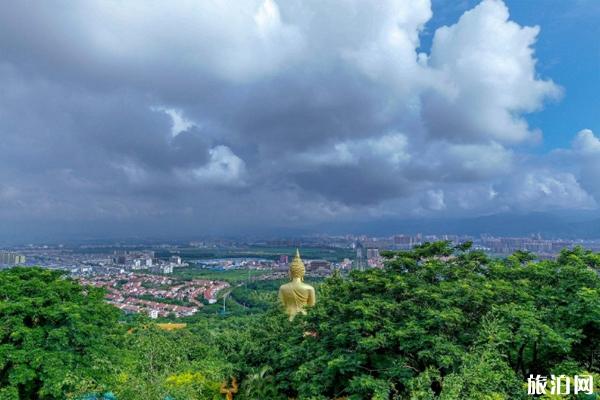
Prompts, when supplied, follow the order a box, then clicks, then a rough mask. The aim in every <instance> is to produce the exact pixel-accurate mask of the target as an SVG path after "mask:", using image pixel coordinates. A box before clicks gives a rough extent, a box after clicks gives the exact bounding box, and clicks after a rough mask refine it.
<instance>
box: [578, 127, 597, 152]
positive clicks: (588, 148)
mask: <svg viewBox="0 0 600 400" xmlns="http://www.w3.org/2000/svg"><path fill="white" fill-rule="evenodd" d="M573 149H575V151H577V152H578V153H580V154H583V155H599V156H600V139H599V138H598V137H596V136H595V135H594V132H592V131H591V130H590V129H583V130H581V131H579V132H578V133H577V136H576V137H575V140H573Z"/></svg>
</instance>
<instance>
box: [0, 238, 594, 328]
mask: <svg viewBox="0 0 600 400" xmlns="http://www.w3.org/2000/svg"><path fill="white" fill-rule="evenodd" d="M439 240H449V241H451V242H453V243H462V242H466V241H472V242H473V246H474V248H476V249H481V250H483V251H485V252H487V253H489V254H491V255H497V256H505V255H508V254H511V253H513V252H515V251H517V250H522V251H529V252H532V253H535V254H536V256H537V257H538V258H540V259H544V258H553V257H555V256H556V255H557V254H558V253H559V252H560V251H561V250H562V249H563V248H570V247H574V246H583V247H585V248H588V249H591V250H595V251H598V250H600V240H567V239H544V238H542V237H540V236H539V235H536V236H531V237H494V236H481V237H478V238H474V237H470V236H459V235H422V234H415V235H394V236H391V237H369V236H365V235H361V236H355V235H345V236H319V237H307V238H301V239H284V240H260V241H259V240H255V241H248V240H245V241H244V240H222V239H220V240H217V239H211V240H201V241H191V242H188V243H169V244H156V243H155V244H135V243H110V244H106V243H103V244H89V243H88V244H78V245H68V244H59V245H43V244H42V245H39V244H38V245H33V244H29V245H21V246H13V247H7V248H4V249H2V250H1V251H0V267H10V266H15V265H36V266H41V267H45V268H51V269H60V270H66V271H67V272H68V273H69V274H70V275H71V276H72V277H74V278H75V279H78V280H80V281H81V282H82V283H83V284H85V285H91V286H95V287H102V288H104V289H106V300H107V301H108V302H109V303H111V304H113V305H114V306H116V307H118V308H119V309H121V310H123V311H125V312H126V313H143V314H146V315H148V316H149V317H151V318H154V319H157V318H170V319H173V318H183V317H190V316H193V315H195V314H197V313H198V312H202V311H204V310H206V309H210V310H213V311H214V310H217V309H218V307H220V306H219V305H217V304H215V303H217V302H219V301H220V300H221V299H223V298H226V297H227V295H228V294H230V293H231V292H232V290H235V288H236V287H240V286H242V285H247V284H248V282H257V281H281V280H283V279H286V277H287V270H288V263H289V261H290V260H291V257H292V255H293V253H294V251H295V249H296V248H299V249H300V251H301V253H302V257H303V259H304V262H305V264H306V268H307V275H308V278H309V279H317V280H318V279H323V278H325V277H327V276H330V275H331V274H332V273H333V271H336V270H337V271H340V272H341V273H346V272H348V271H350V270H351V269H354V268H357V269H365V268H380V267H382V266H383V258H382V256H381V252H382V251H384V250H408V249H410V248H412V247H413V246H415V245H419V244H422V243H425V242H433V241H439ZM234 293H235V292H234ZM210 306H212V308H210ZM207 307H208V308H207ZM244 307H246V306H245V305H244ZM223 308H225V302H223ZM223 311H224V309H223Z"/></svg>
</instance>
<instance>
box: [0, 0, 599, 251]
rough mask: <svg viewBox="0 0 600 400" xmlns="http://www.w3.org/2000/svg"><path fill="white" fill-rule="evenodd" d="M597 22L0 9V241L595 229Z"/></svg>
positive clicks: (583, 18) (484, 11)
mask: <svg viewBox="0 0 600 400" xmlns="http://www.w3.org/2000/svg"><path fill="white" fill-rule="evenodd" d="M598 16H600V5H599V4H598V3H597V2H593V1H588V0H577V1H573V2H561V1H557V0H551V1H549V2H544V3H543V4H542V2H522V1H516V0H512V1H510V0H507V1H504V2H503V1H500V0H484V1H474V0H468V1H463V2H452V1H445V0H432V1H431V2H430V1H428V0H419V1H411V2H405V1H389V2H378V3H377V5H374V3H369V2H349V3H344V6H340V5H339V4H336V2H331V3H321V2H319V3H306V2H294V1H291V2H283V1H274V0H256V1H250V2H244V3H241V4H236V7H235V8H234V7H228V6H227V5H226V4H225V3H215V2H198V3H188V2H184V1H182V2H178V1H176V2H169V3H156V4H153V5H151V6H149V5H146V6H145V7H139V5H137V4H136V3H135V2H130V3H127V4H121V5H120V6H119V7H117V6H115V5H114V4H113V3H106V2H96V1H88V2H81V3H77V4H75V5H69V7H59V6H57V5H56V4H52V3H39V4H35V6H32V5H28V4H25V3H23V4H20V3H12V4H5V5H3V12H2V13H0V85H2V88H3V90H2V91H1V92H0V139H1V140H0V149H1V150H2V154H3V156H2V157H0V225H1V226H2V228H1V229H0V242H1V241H11V240H14V241H19V242H22V241H27V240H28V239H29V240H31V241H44V240H48V238H52V239H55V240H65V239H67V240H69V239H73V238H91V239H97V238H115V237H141V236H144V235H146V236H147V237H159V238H161V237H193V236H194V235H201V234H206V235H232V234H239V235H245V234H259V235H266V234H271V235H277V234H278V233H282V234H290V233H291V234H294V233H300V234H302V233H315V232H326V233H329V232H357V231H361V230H363V231H364V230H369V229H371V230H372V231H380V232H384V231H385V232H387V231H388V230H391V229H394V230H396V231H399V230H402V229H400V228H398V227H406V226H414V225H415V224H416V225H418V224H422V225H423V226H430V227H431V231H436V230H439V229H441V228H440V227H443V226H444V224H454V225H453V226H454V228H453V229H451V230H454V231H460V230H461V229H463V228H464V229H463V230H465V231H468V230H469V229H471V228H469V227H470V226H472V225H473V224H475V222H473V219H478V218H483V219H485V218H490V220H494V218H495V217H494V216H495V215H500V216H506V215H508V216H511V217H510V218H505V220H506V221H508V222H510V223H511V224H516V225H519V224H518V223H516V222H514V221H518V220H519V218H522V219H523V221H537V222H536V223H537V224H539V225H535V224H533V225H531V224H529V222H523V223H521V224H520V225H522V226H514V227H512V228H511V229H513V233H518V234H521V233H523V234H527V233H535V232H537V231H544V232H545V233H546V232H549V233H552V232H554V233H555V234H556V235H572V236H577V235H580V236H581V237H600V232H598V230H597V229H595V228H594V227H593V224H594V223H595V221H596V220H600V211H599V204H600V126H599V125H598V124H599V122H598V118H597V116H596V115H595V112H597V109H599V107H600V104H599V101H600V100H599V97H598V96H597V94H596V91H597V88H598V87H599V84H600V73H599V71H600V57H599V56H598V54H600V49H599V46H600V45H599V44H598V43H597V41H596V38H597V37H598V35H599V34H600V32H599V28H598V26H597V24H595V21H596V20H597V18H598ZM583 219H587V220H589V221H588V222H587V225H586V224H582V223H581V221H582V220H583ZM495 220H497V221H502V220H503V219H502V217H496V219H495ZM448 221H450V222H448ZM453 221H458V222H453ZM394 223H395V224H397V225H395V226H394V227H393V228H388V227H387V226H388V225H390V224H394ZM386 224H387V225H386ZM460 224H462V225H460ZM459 225H460V226H459ZM500 225H501V224H500ZM526 225H528V226H526ZM588 225H589V226H588ZM562 226H565V228H564V230H563V231H561V229H563V228H561V227H562ZM370 227H371V228H370ZM521 228H522V229H521ZM525 228H530V230H531V231H532V232H526V229H525ZM414 229H417V230H419V229H420V230H424V229H422V228H419V227H418V226H416V227H415V228H414ZM473 229H474V230H475V228H473ZM477 229H479V230H480V231H481V232H485V226H483V227H481V228H477ZM494 229H499V230H502V229H505V228H504V227H502V226H499V227H497V228H494ZM489 233H492V234H493V233H498V232H489ZM500 233H503V234H504V233H506V234H508V233H510V232H508V231H507V232H500Z"/></svg>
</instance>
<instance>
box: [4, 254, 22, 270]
mask: <svg viewBox="0 0 600 400" xmlns="http://www.w3.org/2000/svg"><path fill="white" fill-rule="evenodd" d="M23 264H25V256H24V255H23V254H19V253H14V252H10V251H0V266H3V267H12V266H15V265H23Z"/></svg>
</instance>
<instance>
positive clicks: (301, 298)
mask: <svg viewBox="0 0 600 400" xmlns="http://www.w3.org/2000/svg"><path fill="white" fill-rule="evenodd" d="M304 272H305V268H304V263H303V262H302V259H301V258H300V251H298V249H296V256H295V257H294V259H293V260H292V262H291V263H290V278H291V280H292V281H291V282H289V283H286V284H284V285H281V286H280V287H279V300H280V301H281V302H282V303H283V307H284V308H285V312H286V314H287V315H289V317H290V318H289V319H290V321H291V320H293V319H294V317H295V316H296V314H298V313H302V314H305V315H306V309H305V307H306V306H308V307H312V306H314V305H315V302H316V298H315V288H313V287H312V286H310V285H307V284H306V283H304Z"/></svg>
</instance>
